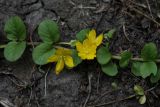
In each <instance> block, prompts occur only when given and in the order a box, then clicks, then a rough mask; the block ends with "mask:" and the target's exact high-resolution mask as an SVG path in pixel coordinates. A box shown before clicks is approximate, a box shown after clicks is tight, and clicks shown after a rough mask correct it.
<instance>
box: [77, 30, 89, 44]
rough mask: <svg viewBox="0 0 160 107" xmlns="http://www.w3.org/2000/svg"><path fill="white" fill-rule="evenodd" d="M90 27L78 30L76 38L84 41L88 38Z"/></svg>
mask: <svg viewBox="0 0 160 107" xmlns="http://www.w3.org/2000/svg"><path fill="white" fill-rule="evenodd" d="M89 31H90V29H83V30H81V31H80V32H78V33H77V34H76V38H77V39H78V40H79V41H80V42H83V41H84V39H86V36H87V35H88V33H89Z"/></svg>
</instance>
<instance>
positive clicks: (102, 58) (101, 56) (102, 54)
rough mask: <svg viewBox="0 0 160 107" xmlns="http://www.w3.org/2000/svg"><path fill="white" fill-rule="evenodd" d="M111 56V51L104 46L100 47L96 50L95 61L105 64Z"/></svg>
mask: <svg viewBox="0 0 160 107" xmlns="http://www.w3.org/2000/svg"><path fill="white" fill-rule="evenodd" d="M111 58H112V55H111V53H110V52H109V50H108V49H107V48H106V47H101V48H99V49H98V51H97V61H98V63H100V64H102V65H104V64H107V63H108V62H109V61H110V60H111Z"/></svg>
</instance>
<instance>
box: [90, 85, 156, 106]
mask: <svg viewBox="0 0 160 107" xmlns="http://www.w3.org/2000/svg"><path fill="white" fill-rule="evenodd" d="M155 88H156V86H155V87H152V88H150V89H148V90H146V91H145V93H147V92H150V91H152V90H154V89H155ZM134 97H136V95H135V94H133V95H130V96H128V97H125V98H123V99H119V100H113V101H110V102H107V103H103V104H98V105H93V106H88V107H101V106H106V105H110V104H113V103H116V102H121V101H125V100H129V99H132V98H134Z"/></svg>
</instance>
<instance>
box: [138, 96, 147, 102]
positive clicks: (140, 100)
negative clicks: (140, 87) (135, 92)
mask: <svg viewBox="0 0 160 107" xmlns="http://www.w3.org/2000/svg"><path fill="white" fill-rule="evenodd" d="M139 103H140V104H145V103H146V96H145V95H143V96H141V97H140V98H139Z"/></svg>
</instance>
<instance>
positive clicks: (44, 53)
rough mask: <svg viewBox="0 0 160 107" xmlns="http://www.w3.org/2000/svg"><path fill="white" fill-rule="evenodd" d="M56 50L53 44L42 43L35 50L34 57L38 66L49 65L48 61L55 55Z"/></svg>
mask: <svg viewBox="0 0 160 107" xmlns="http://www.w3.org/2000/svg"><path fill="white" fill-rule="evenodd" d="M54 53H55V49H54V48H53V46H52V45H51V44H48V43H41V44H40V45H38V46H37V47H36V48H34V50H33V53H32V57H33V60H34V62H35V63H36V64H38V65H44V64H47V60H48V58H49V57H50V56H52V55H54Z"/></svg>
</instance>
